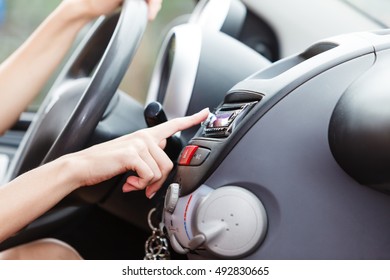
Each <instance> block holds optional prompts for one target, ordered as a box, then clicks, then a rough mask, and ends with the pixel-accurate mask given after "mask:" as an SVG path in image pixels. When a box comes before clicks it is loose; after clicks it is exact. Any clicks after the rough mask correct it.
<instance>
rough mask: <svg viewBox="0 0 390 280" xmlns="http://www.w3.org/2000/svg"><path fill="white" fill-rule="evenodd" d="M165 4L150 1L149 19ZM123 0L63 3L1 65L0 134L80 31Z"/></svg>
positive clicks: (15, 118) (43, 81) (27, 102)
mask: <svg viewBox="0 0 390 280" xmlns="http://www.w3.org/2000/svg"><path fill="white" fill-rule="evenodd" d="M161 1H162V0H149V1H148V3H149V18H150V19H152V18H154V17H155V15H156V14H157V12H158V10H159V9H160V7H161ZM121 3H122V0H110V1H109V0H64V1H63V2H62V3H61V4H60V5H59V6H58V8H57V9H56V10H55V11H54V12H53V13H52V14H51V15H50V16H49V17H48V18H47V19H46V20H45V21H44V22H43V23H42V24H41V25H40V26H39V27H38V29H37V30H36V31H35V32H34V33H33V34H32V35H31V36H30V37H29V38H28V39H27V41H26V42H25V43H24V44H23V45H22V46H21V47H20V48H19V49H18V50H17V51H15V53H13V54H12V55H11V56H10V57H9V58H8V59H7V60H6V61H4V62H3V64H1V65H0V100H1V102H0V134H2V133H4V132H5V131H6V130H7V129H8V128H9V127H10V126H12V124H14V123H15V122H16V121H17V119H18V117H19V115H20V114H21V113H22V112H23V111H24V110H25V108H26V107H27V106H28V105H29V104H30V103H31V102H32V100H33V99H34V98H35V97H36V96H37V95H38V93H39V92H40V91H41V89H42V88H43V86H44V85H45V83H46V82H47V80H48V79H49V77H50V75H51V74H52V73H53V71H54V70H55V69H56V68H57V67H58V65H59V64H60V62H61V60H62V59H63V58H64V56H65V54H66V52H67V51H68V49H69V48H70V46H71V44H72V42H73V40H74V38H75V37H76V35H77V33H78V32H79V31H80V29H81V28H82V27H83V26H84V25H85V24H86V23H87V22H89V21H90V20H92V19H93V18H95V17H97V16H99V15H102V14H107V13H110V12H112V11H113V10H115V8H117V7H118V6H119V5H120V4H121Z"/></svg>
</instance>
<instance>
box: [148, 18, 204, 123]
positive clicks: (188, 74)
mask: <svg viewBox="0 0 390 280" xmlns="http://www.w3.org/2000/svg"><path fill="white" fill-rule="evenodd" d="M172 36H175V40H176V49H175V56H174V58H173V63H172V69H171V73H170V77H169V81H168V85H167V91H166V94H165V97H164V101H163V107H164V109H165V113H166V115H167V117H168V119H172V118H177V117H183V116H185V115H186V113H187V110H188V105H189V103H190V100H191V97H192V91H193V87H194V85H195V79H196V74H197V71H198V64H199V59H200V53H201V48H202V32H201V28H200V26H199V25H195V24H184V25H179V26H176V27H174V28H173V29H172V30H171V32H170V33H169V35H168V36H167V37H166V39H165V41H164V44H163V48H162V52H160V55H159V58H158V63H157V64H156V67H155V69H154V72H153V75H152V80H151V84H150V88H149V92H148V97H147V99H146V100H147V104H148V103H149V102H151V101H155V100H156V99H157V94H158V89H159V87H160V82H161V73H162V71H163V63H164V61H165V57H166V55H167V51H168V50H167V47H168V44H169V42H170V39H171V38H172Z"/></svg>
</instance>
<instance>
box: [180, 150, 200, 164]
mask: <svg viewBox="0 0 390 280" xmlns="http://www.w3.org/2000/svg"><path fill="white" fill-rule="evenodd" d="M198 148H199V147H198V146H195V145H188V146H186V147H185V148H184V150H183V151H182V152H181V155H180V159H179V165H190V162H191V160H192V157H193V156H194V154H195V153H196V151H197V150H198Z"/></svg>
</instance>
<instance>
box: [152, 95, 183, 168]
mask: <svg viewBox="0 0 390 280" xmlns="http://www.w3.org/2000/svg"><path fill="white" fill-rule="evenodd" d="M144 117H145V122H146V124H147V125H148V127H153V126H156V125H159V124H162V123H164V122H166V121H167V120H168V119H167V115H166V114H165V112H164V109H163V107H162V105H161V104H160V103H159V102H156V101H153V102H151V103H149V104H148V105H147V106H146V108H145V110H144ZM182 149H183V143H182V141H181V139H180V138H179V137H177V136H175V135H173V136H172V137H169V138H167V145H166V146H165V149H164V151H165V152H166V154H167V155H168V156H169V158H170V159H171V160H172V161H173V162H176V160H177V158H178V157H179V154H180V152H181V150H182Z"/></svg>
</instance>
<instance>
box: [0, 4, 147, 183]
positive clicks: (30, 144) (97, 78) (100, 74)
mask: <svg viewBox="0 0 390 280" xmlns="http://www.w3.org/2000/svg"><path fill="white" fill-rule="evenodd" d="M146 24H147V7H146V3H145V1H144V0H126V1H124V3H123V6H122V9H121V11H120V12H118V13H116V14H113V15H111V16H110V17H106V16H102V17H100V18H99V19H97V21H96V22H95V24H94V26H93V27H92V28H91V30H90V32H89V34H87V36H86V37H85V38H84V40H83V41H82V42H81V43H80V45H79V47H78V48H76V49H75V51H74V52H73V53H72V54H71V56H70V58H69V60H68V62H67V63H66V64H65V66H64V67H63V68H62V70H61V71H60V73H59V75H58V77H57V79H56V81H55V82H54V83H53V86H52V88H51V89H50V91H49V93H48V94H47V96H46V97H45V99H44V101H43V103H42V105H41V107H40V108H39V110H38V112H37V115H36V116H35V118H34V120H33V121H32V123H31V125H30V127H29V129H28V131H27V132H26V135H25V137H24V139H23V140H22V142H21V144H20V146H19V149H18V151H17V152H16V154H15V156H14V158H13V162H12V163H11V165H10V167H9V170H8V173H7V176H6V178H5V179H6V181H10V180H12V179H13V178H15V177H17V176H18V175H20V174H22V173H24V172H26V171H28V170H30V169H32V168H35V167H37V166H39V165H40V164H44V163H47V162H49V161H52V160H54V159H56V158H58V157H60V156H62V155H64V154H67V153H71V152H75V151H78V150H80V149H82V148H84V147H85V145H86V144H87V142H88V140H89V138H90V137H91V135H92V134H93V132H94V130H95V128H96V126H97V124H98V123H99V121H100V120H101V119H102V117H104V113H105V112H106V111H107V108H109V104H110V102H111V101H112V100H113V97H114V96H115V93H116V92H117V89H118V87H119V84H120V82H121V81H122V79H123V76H124V75H125V73H126V71H127V69H128V66H129V64H130V62H131V61H132V58H133V56H134V54H135V52H136V50H137V48H138V46H139V43H140V41H141V38H142V35H143V33H144V31H145V28H146ZM80 94H82V96H81V97H80Z"/></svg>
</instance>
